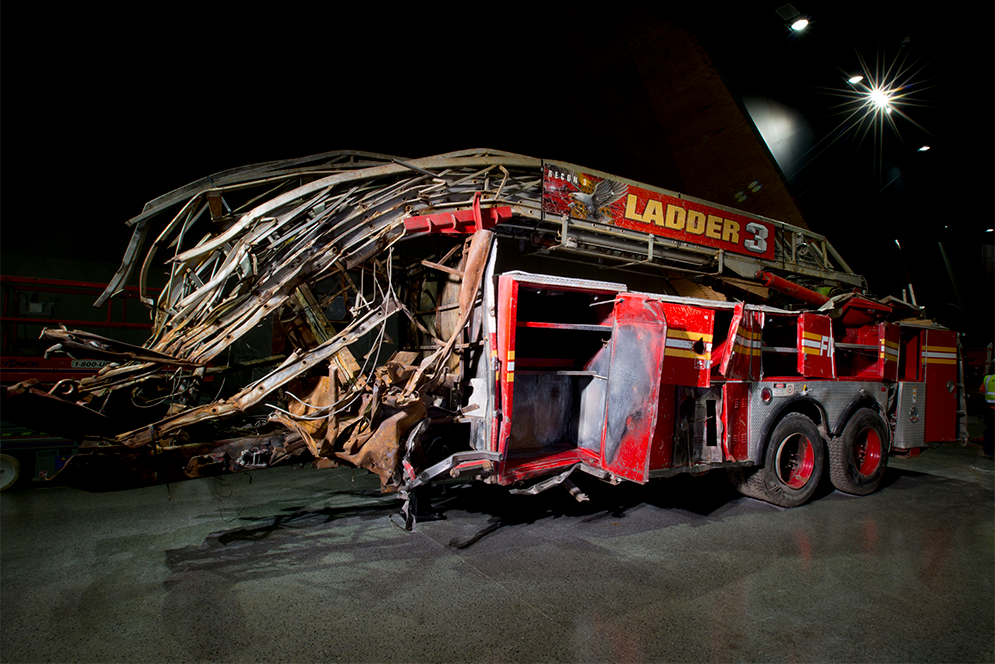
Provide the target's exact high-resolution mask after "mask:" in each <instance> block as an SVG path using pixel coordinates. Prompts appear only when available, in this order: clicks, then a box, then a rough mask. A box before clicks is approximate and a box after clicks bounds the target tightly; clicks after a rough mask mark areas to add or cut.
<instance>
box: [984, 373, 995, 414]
mask: <svg viewBox="0 0 995 664" xmlns="http://www.w3.org/2000/svg"><path fill="white" fill-rule="evenodd" d="M983 387H984V388H985V401H987V402H988V405H989V406H991V407H992V408H995V374H989V375H987V376H985V382H984V385H983Z"/></svg>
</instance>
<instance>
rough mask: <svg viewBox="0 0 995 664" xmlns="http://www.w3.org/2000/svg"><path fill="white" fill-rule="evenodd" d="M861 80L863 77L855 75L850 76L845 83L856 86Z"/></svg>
mask: <svg viewBox="0 0 995 664" xmlns="http://www.w3.org/2000/svg"><path fill="white" fill-rule="evenodd" d="M862 80H864V77H863V76H861V75H860V74H857V75H856V76H851V77H850V78H848V79H846V82H847V83H849V84H850V85H856V84H857V83H860V82H861V81H862Z"/></svg>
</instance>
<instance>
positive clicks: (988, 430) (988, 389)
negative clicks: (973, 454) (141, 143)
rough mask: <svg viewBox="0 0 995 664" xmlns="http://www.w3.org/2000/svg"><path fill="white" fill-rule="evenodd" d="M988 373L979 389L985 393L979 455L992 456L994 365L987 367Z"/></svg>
mask: <svg viewBox="0 0 995 664" xmlns="http://www.w3.org/2000/svg"><path fill="white" fill-rule="evenodd" d="M989 370H990V373H989V374H988V375H987V376H985V380H984V382H983V383H981V391H982V392H984V393H985V417H984V419H985V442H984V444H983V445H982V446H981V455H982V456H983V457H985V458H986V459H991V458H992V448H993V443H995V367H989Z"/></svg>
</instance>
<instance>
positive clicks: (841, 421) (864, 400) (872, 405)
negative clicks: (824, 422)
mask: <svg viewBox="0 0 995 664" xmlns="http://www.w3.org/2000/svg"><path fill="white" fill-rule="evenodd" d="M863 408H867V409H869V410H873V411H874V412H875V413H877V414H878V415H880V416H881V417H882V419H884V421H885V422H887V421H888V417H887V416H886V415H885V413H884V412H883V411H882V410H881V405H880V404H879V403H878V402H877V401H875V400H874V397H872V396H870V395H864V396H862V397H860V398H858V399H856V400H854V401H853V402H852V403H851V404H850V405H849V406H847V408H846V410H844V411H843V412H842V413H840V416H839V418H838V419H837V420H836V422H835V423H834V426H833V430H832V432H831V433H832V434H833V435H834V436H839V435H840V434H842V433H843V429H845V428H846V425H847V423H848V422H849V421H850V418H851V417H853V416H854V414H856V412H857V411H858V410H861V409H863Z"/></svg>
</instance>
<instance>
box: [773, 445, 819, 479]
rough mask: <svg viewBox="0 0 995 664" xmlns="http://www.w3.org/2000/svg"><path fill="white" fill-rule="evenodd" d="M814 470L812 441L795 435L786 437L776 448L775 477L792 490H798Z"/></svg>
mask: <svg viewBox="0 0 995 664" xmlns="http://www.w3.org/2000/svg"><path fill="white" fill-rule="evenodd" d="M814 470H815V449H814V448H813V447H812V441H810V440H809V439H808V438H807V437H806V436H804V435H802V434H800V433H796V434H792V435H790V436H788V437H787V438H785V439H784V440H783V441H781V444H780V445H779V446H778V448H777V476H778V479H780V480H781V481H782V482H784V483H785V484H786V485H788V486H789V487H791V488H792V489H800V488H802V487H803V486H805V485H806V484H808V482H809V480H811V479H812V472H813V471H814Z"/></svg>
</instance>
